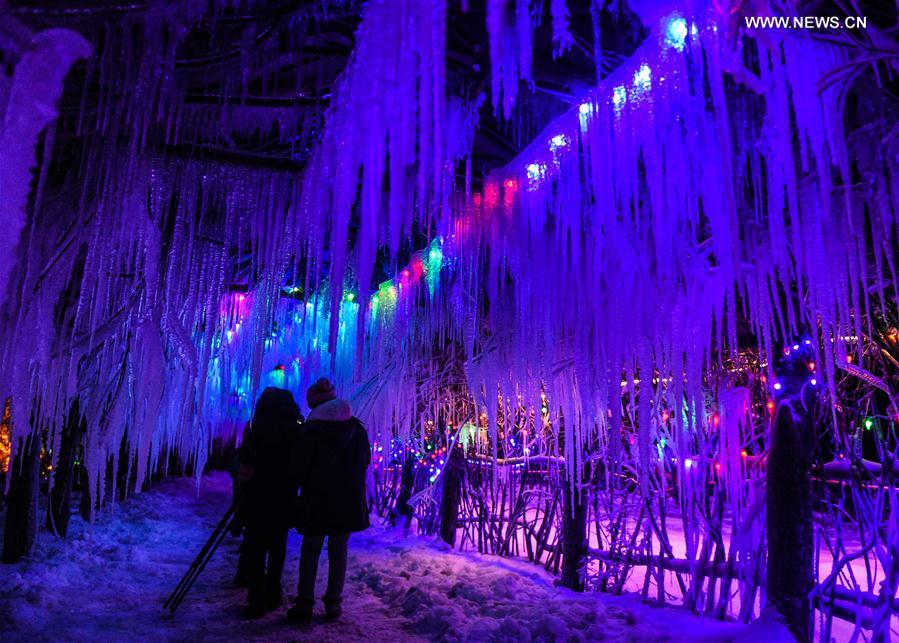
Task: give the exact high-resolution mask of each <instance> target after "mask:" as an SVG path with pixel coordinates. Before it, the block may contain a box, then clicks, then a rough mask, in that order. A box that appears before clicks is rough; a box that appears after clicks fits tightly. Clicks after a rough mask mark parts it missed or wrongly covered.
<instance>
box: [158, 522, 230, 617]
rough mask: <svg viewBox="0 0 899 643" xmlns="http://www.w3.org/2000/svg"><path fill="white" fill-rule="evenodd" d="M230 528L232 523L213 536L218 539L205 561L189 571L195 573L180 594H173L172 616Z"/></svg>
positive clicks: (170, 606) (170, 607) (169, 607)
mask: <svg viewBox="0 0 899 643" xmlns="http://www.w3.org/2000/svg"><path fill="white" fill-rule="evenodd" d="M229 526H230V522H229V523H228V525H226V528H223V529H222V530H221V531H220V532H218V533H216V534H213V536H214V537H216V539H215V541H213V542H212V545H211V547H209V549H208V551H206V552H205V553H206V555H205V556H204V557H203V559H202V560H201V561H199V562H198V564H197V565H196V567H192V569H191V570H189V571H193V572H194V573H193V574H191V575H190V578H189V580H188V581H187V582H186V583H185V584H184V585H183V587H181V588H180V592H178V593H177V595H174V594H173V596H174V598H173V600H170V601H169V606H168V609H169V611H170V612H171V613H172V614H174V613H175V610H177V609H178V606H179V605H181V602H182V601H183V600H184V598H185V597H186V596H187V593H188V592H189V591H190V588H191V587H193V584H194V582H195V581H196V580H197V578H199V576H200V574H201V573H203V570H204V569H205V568H206V564H207V563H208V562H209V560H210V559H211V558H212V555H213V554H214V553H215V552H216V550H217V549H218V548H219V545H221V544H222V541H223V540H224V539H225V534H227V533H228V529H227V527H229Z"/></svg>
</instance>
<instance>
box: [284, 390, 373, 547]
mask: <svg viewBox="0 0 899 643" xmlns="http://www.w3.org/2000/svg"><path fill="white" fill-rule="evenodd" d="M292 460H293V464H292V466H291V470H292V471H293V472H294V473H295V474H296V475H297V482H298V483H299V487H300V498H299V500H298V502H297V509H296V519H295V526H296V529H297V531H298V532H299V533H301V534H309V535H331V534H345V533H350V532H354V531H363V530H365V529H368V527H369V519H368V502H367V500H366V498H365V475H366V470H367V469H368V465H369V464H370V462H371V446H370V445H369V441H368V432H367V431H366V430H365V427H364V426H363V425H362V422H360V421H359V420H358V419H356V418H355V417H353V416H352V411H351V409H350V405H349V404H347V402H345V401H343V400H332V401H330V402H325V403H324V404H322V405H320V406H317V407H316V408H315V409H313V411H312V412H311V413H310V414H309V418H308V420H307V421H306V423H305V424H303V425H302V427H301V428H300V434H299V436H298V438H297V441H296V446H295V449H294V452H293V457H292Z"/></svg>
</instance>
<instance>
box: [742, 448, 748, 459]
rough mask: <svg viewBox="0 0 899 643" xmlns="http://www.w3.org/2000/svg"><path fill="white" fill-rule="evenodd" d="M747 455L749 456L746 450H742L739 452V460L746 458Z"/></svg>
mask: <svg viewBox="0 0 899 643" xmlns="http://www.w3.org/2000/svg"><path fill="white" fill-rule="evenodd" d="M748 455H749V453H747V451H746V449H743V450H741V451H740V457H741V458H745V457H746V456H748Z"/></svg>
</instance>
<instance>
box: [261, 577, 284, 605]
mask: <svg viewBox="0 0 899 643" xmlns="http://www.w3.org/2000/svg"><path fill="white" fill-rule="evenodd" d="M266 581H267V582H266V587H265V609H266V610H268V611H271V610H275V609H278V608H279V607H281V583H280V582H278V583H275V582H274V581H272V580H271V579H266Z"/></svg>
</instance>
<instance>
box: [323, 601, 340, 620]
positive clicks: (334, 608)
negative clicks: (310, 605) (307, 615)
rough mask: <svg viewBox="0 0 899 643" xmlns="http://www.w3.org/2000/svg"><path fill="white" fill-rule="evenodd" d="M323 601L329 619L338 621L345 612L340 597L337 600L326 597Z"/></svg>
mask: <svg viewBox="0 0 899 643" xmlns="http://www.w3.org/2000/svg"><path fill="white" fill-rule="evenodd" d="M322 602H323V603H324V604H325V616H326V617H327V618H328V620H329V621H336V620H337V619H339V618H340V615H341V614H343V605H342V604H341V600H340V599H339V598H338V599H336V600H331V599H328V598H325V599H322Z"/></svg>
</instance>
